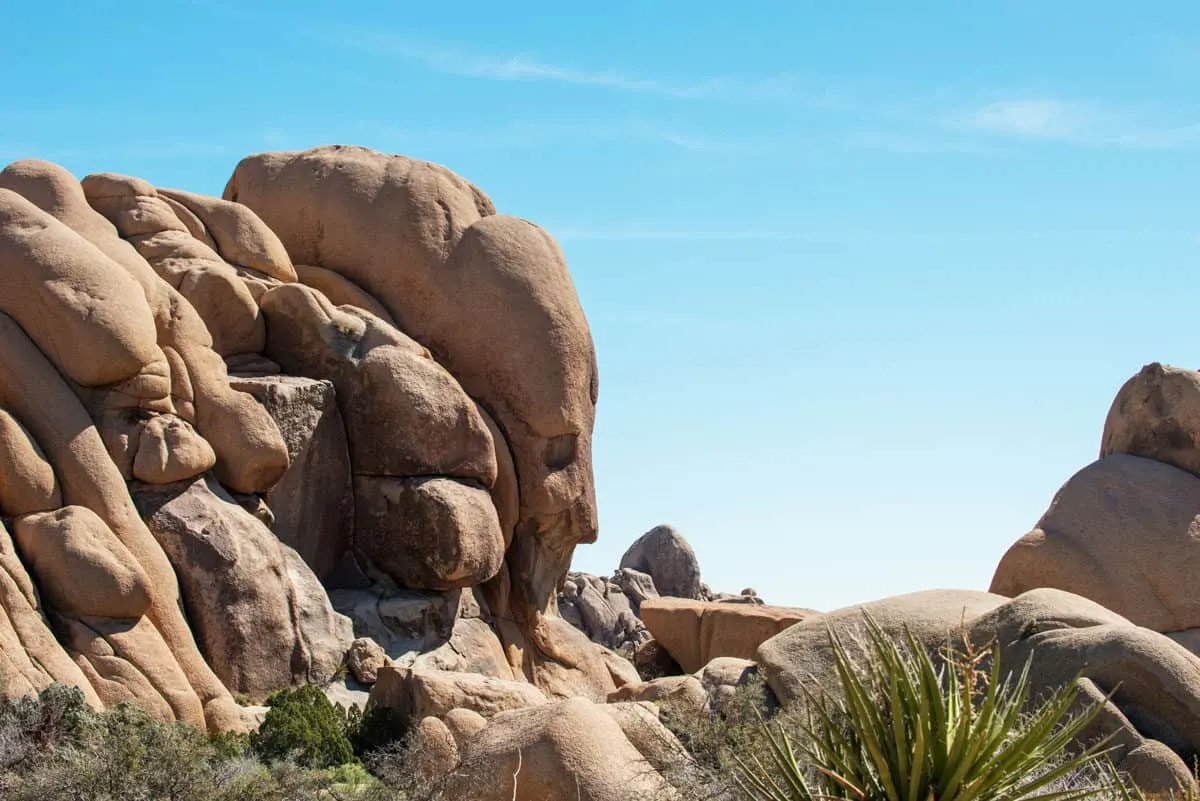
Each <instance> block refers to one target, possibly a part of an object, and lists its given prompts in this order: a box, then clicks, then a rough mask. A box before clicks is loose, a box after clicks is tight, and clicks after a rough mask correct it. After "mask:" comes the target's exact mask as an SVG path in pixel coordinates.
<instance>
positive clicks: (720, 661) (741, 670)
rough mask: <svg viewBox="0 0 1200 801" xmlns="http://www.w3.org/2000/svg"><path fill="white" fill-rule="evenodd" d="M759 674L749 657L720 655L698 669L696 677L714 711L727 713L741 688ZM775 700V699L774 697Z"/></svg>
mask: <svg viewBox="0 0 1200 801" xmlns="http://www.w3.org/2000/svg"><path fill="white" fill-rule="evenodd" d="M756 676H758V665H756V664H755V663H754V662H752V661H751V660H749V659H738V658H737V657H732V656H719V657H717V658H716V659H714V660H713V661H711V662H709V663H708V664H707V665H705V666H704V667H702V668H700V670H698V671H696V673H695V677H696V679H697V680H698V681H699V682H700V686H701V687H703V688H704V692H706V693H707V694H708V704H709V707H710V708H712V710H713V711H714V712H718V713H725V712H726V710H728V709H729V706H730V704H731V703H732V702H733V700H734V694H735V693H736V692H737V691H738V689H739V688H741V687H744V686H746V685H747V684H749V683H750V682H751V681H752V680H753V679H754V678H755V677H756ZM772 700H773V699H772Z"/></svg>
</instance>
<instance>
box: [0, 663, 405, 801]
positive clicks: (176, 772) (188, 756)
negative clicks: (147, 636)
mask: <svg viewBox="0 0 1200 801" xmlns="http://www.w3.org/2000/svg"><path fill="white" fill-rule="evenodd" d="M314 693H315V695H319V696H320V701H318V700H317V698H316V697H315V695H314ZM272 701H273V704H274V706H272V708H271V710H270V712H269V713H268V716H267V719H268V720H269V721H270V724H269V725H267V724H266V723H264V731H261V732H260V733H259V735H260V736H246V735H234V734H224V735H218V736H216V737H209V736H208V735H206V734H204V733H203V732H201V731H199V730H197V729H196V728H194V727H192V726H188V725H186V724H182V723H171V724H167V723H160V722H158V721H156V720H154V719H153V718H151V717H150V716H149V715H147V714H146V713H144V712H142V711H141V710H139V709H137V708H135V707H133V706H130V705H121V706H118V707H115V708H113V709H110V710H107V711H105V712H95V711H93V710H92V709H91V708H90V707H88V705H87V703H86V702H85V700H84V698H83V694H82V693H81V692H79V691H78V690H77V689H74V688H68V687H63V686H61V685H53V686H51V687H48V688H47V689H45V690H43V691H42V692H41V693H40V694H39V695H38V696H36V697H33V696H27V697H23V698H20V699H17V700H12V701H0V797H2V798H4V799H6V801H7V800H8V799H12V801H59V800H60V799H61V800H62V801H76V800H78V801H150V800H151V799H152V800H153V801H309V800H310V799H311V800H312V801H318V800H320V801H343V800H346V801H348V799H356V801H407V799H408V798H409V796H408V795H407V794H405V793H403V792H402V791H401V790H400V789H399V788H393V787H390V786H388V785H387V784H385V783H383V782H381V781H380V780H379V779H377V778H376V777H375V776H374V775H372V774H371V773H370V772H369V771H368V770H367V769H366V768H365V767H364V766H363V764H362V763H361V761H360V760H359V759H358V757H356V755H355V753H354V745H355V744H356V743H357V744H359V745H360V746H365V745H367V744H368V743H370V742H372V740H371V739H370V737H366V736H365V735H364V730H365V729H366V730H369V731H370V732H371V737H376V738H378V737H381V736H382V733H383V732H385V731H387V728H386V726H385V725H384V724H386V723H387V722H388V719H387V718H386V716H385V715H381V714H379V713H368V714H366V715H359V714H358V713H357V709H356V708H355V709H353V710H351V711H350V712H349V713H347V712H345V711H344V710H342V709H341V707H339V706H335V705H333V704H330V703H329V702H328V701H327V700H326V699H325V696H324V695H323V694H321V693H320V691H318V690H314V689H309V688H305V689H301V690H289V691H285V692H284V693H281V694H277V695H276V696H274V697H273V699H272ZM321 702H324V703H321ZM272 713H274V715H273V716H272ZM363 753H364V754H366V752H363ZM367 756H368V760H369V761H370V760H371V759H372V758H371V757H370V756H369V754H367ZM391 756H392V762H393V764H392V772H393V774H399V773H400V772H401V769H400V767H399V764H398V762H397V760H398V759H399V756H398V755H397V754H392V755H391Z"/></svg>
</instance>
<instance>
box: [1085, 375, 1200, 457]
mask: <svg viewBox="0 0 1200 801" xmlns="http://www.w3.org/2000/svg"><path fill="white" fill-rule="evenodd" d="M1114 453H1128V454H1130V455H1132V456H1144V457H1146V458H1147V459H1154V460H1155V461H1158V462H1163V463H1165V464H1169V465H1174V466H1175V467H1178V468H1179V469H1180V470H1187V471H1188V472H1190V473H1197V474H1200V373H1198V372H1196V371H1195V370H1184V369H1181V368H1178V367H1166V366H1163V365H1161V364H1159V363H1157V362H1155V363H1153V364H1148V365H1146V366H1145V367H1143V368H1142V369H1141V371H1140V372H1138V374H1137V375H1135V376H1134V377H1133V378H1131V379H1129V380H1128V381H1126V382H1125V384H1124V386H1122V387H1121V389H1120V391H1119V392H1117V397H1116V398H1114V399H1113V403H1112V407H1111V408H1110V409H1109V411H1108V418H1107V419H1106V420H1105V421H1104V435H1103V437H1102V440H1101V445H1100V457H1101V458H1103V457H1105V456H1109V455H1111V454H1114Z"/></svg>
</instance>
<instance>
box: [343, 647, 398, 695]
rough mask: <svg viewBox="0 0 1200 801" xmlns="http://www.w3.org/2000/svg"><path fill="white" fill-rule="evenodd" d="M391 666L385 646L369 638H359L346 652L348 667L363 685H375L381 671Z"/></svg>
mask: <svg viewBox="0 0 1200 801" xmlns="http://www.w3.org/2000/svg"><path fill="white" fill-rule="evenodd" d="M389 664H391V660H389V659H388V657H387V654H385V653H384V652H383V646H382V645H380V644H379V643H377V642H375V641H374V640H372V639H370V638H369V637H359V638H358V639H356V640H355V641H354V642H352V643H350V650H349V651H347V652H346V667H348V668H349V669H350V672H351V673H352V674H353V675H354V678H355V680H357V681H359V682H360V683H362V684H367V685H370V684H374V683H375V682H376V681H377V680H378V679H379V670H380V668H383V667H385V666H387V665H389Z"/></svg>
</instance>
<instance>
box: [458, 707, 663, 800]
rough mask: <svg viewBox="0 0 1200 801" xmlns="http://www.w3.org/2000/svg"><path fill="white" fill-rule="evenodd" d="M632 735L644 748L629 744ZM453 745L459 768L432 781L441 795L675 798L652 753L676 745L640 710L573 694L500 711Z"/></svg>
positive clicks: (658, 753)
mask: <svg viewBox="0 0 1200 801" xmlns="http://www.w3.org/2000/svg"><path fill="white" fill-rule="evenodd" d="M621 706H622V707H626V706H628V705H621ZM618 718H620V719H618ZM622 723H624V726H622ZM626 729H628V730H629V731H630V732H631V733H632V736H631V735H630V734H627V733H626ZM635 739H636V740H638V741H639V742H641V744H642V748H643V749H644V750H639V748H638V747H637V746H636V745H635V744H634V740H635ZM458 750H459V760H458V764H457V766H455V767H454V768H453V770H451V771H450V772H449V773H448V774H447V775H446V776H444V777H443V778H442V780H441V782H440V783H439V785H438V791H439V792H440V793H442V795H441V796H440V797H444V798H471V799H477V800H478V801H509V799H513V798H515V799H517V801H561V799H571V798H574V799H578V801H642V799H648V798H653V799H663V801H669V800H670V799H675V798H678V797H679V796H678V794H677V793H676V792H675V791H674V790H673V789H672V788H671V787H670V785H669V784H668V783H667V782H666V780H665V779H664V778H663V775H662V773H660V771H659V767H656V766H655V764H654V763H653V762H652V759H653V760H655V761H660V760H662V759H663V758H664V756H665V754H667V753H670V754H679V753H680V752H681V751H682V748H681V747H679V745H678V741H677V740H675V737H674V736H673V735H672V734H671V733H670V732H669V731H667V730H666V728H665V727H663V726H662V724H660V723H658V722H657V720H655V719H654V718H653V717H652V716H651V715H650V714H649V713H648V712H646V711H643V712H642V713H641V714H638V713H634V712H630V711H627V710H626V709H617V710H610V709H606V707H605V706H602V705H597V704H593V703H591V702H590V701H587V700H585V699H583V698H571V699H568V700H565V701H559V702H557V703H554V704H544V705H541V706H537V707H533V708H530V709H519V710H513V711H509V712H502V713H500V714H498V715H496V716H495V717H493V718H492V719H491V720H490V721H489V722H488V725H487V727H486V728H484V729H482V730H481V731H478V732H476V733H475V734H474V735H472V736H470V737H469V738H467V740H466V742H464V743H463V744H462V745H461V746H459V747H458Z"/></svg>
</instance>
